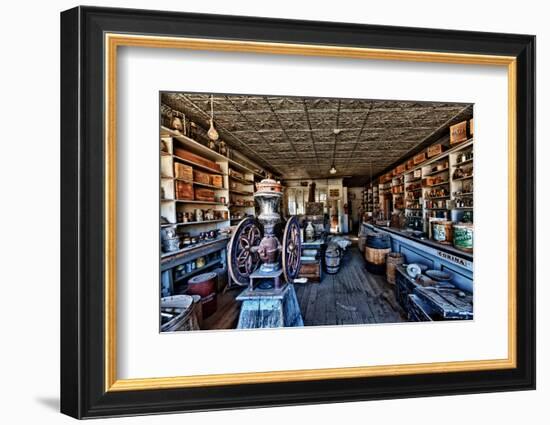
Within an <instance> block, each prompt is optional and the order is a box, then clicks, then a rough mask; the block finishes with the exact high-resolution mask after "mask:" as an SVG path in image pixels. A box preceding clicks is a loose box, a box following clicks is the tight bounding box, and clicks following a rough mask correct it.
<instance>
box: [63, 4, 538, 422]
mask: <svg viewBox="0 0 550 425" xmlns="http://www.w3.org/2000/svg"><path fill="white" fill-rule="evenodd" d="M61 56H62V63H61V65H62V84H61V101H62V123H61V135H62V137H61V138H62V140H61V164H62V170H61V171H62V178H61V189H62V226H61V227H62V233H61V239H62V281H61V324H62V325H61V353H62V358H61V365H62V372H61V411H62V412H63V413H65V414H68V415H71V416H73V417H76V418H91V417H104V416H120V415H136V414H148V413H163V412H185V411H198V410H214V409H229V408H240V407H253V406H274V405H291V404H307V403H325V402H339V401H353V400H369V399H381V398H399V397H413V396H433V395H448V394H463V393H474V392H488V391H505V390H525V389H533V388H534V387H535V217H534V211H535V170H534V166H535V151H534V147H535V136H534V122H535V108H534V105H535V102H534V93H535V87H534V84H535V76H534V69H535V38H534V37H533V36H529V35H516V34H495V33H474V32H464V31H449V30H433V29H418V28H401V27H385V26H367V25H354V24H341V23H328V22H312V21H291V20H277V19H264V18H250V17H246V18H245V17H237V16H219V15H200V14H186V13H174V12H160V11H143V10H129V9H107V8H94V7H77V8H75V9H71V10H68V11H65V12H63V13H62V15H61ZM474 236H475V237H474Z"/></svg>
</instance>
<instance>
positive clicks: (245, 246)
mask: <svg viewBox="0 0 550 425" xmlns="http://www.w3.org/2000/svg"><path fill="white" fill-rule="evenodd" d="M261 240H262V236H261V232H260V226H259V223H258V222H257V220H256V219H254V218H251V217H249V218H245V219H243V220H242V221H241V222H240V223H239V224H238V225H237V228H236V229H235V232H234V233H233V236H232V237H231V240H230V242H229V251H228V258H229V274H230V275H231V278H232V279H233V281H234V282H235V283H237V284H238V285H240V286H246V285H248V282H249V281H248V278H249V276H250V275H251V274H252V272H254V271H255V270H256V269H257V268H258V267H259V266H260V256H259V255H258V247H259V245H260V242H261Z"/></svg>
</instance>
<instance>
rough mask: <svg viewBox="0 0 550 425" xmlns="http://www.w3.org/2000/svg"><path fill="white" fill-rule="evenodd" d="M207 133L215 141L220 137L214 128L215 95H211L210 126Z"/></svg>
mask: <svg viewBox="0 0 550 425" xmlns="http://www.w3.org/2000/svg"><path fill="white" fill-rule="evenodd" d="M206 134H207V135H208V138H209V139H210V140H214V141H216V140H218V138H219V137H220V135H219V134H218V131H217V130H216V129H215V128H214V96H210V128H209V129H208V133H206Z"/></svg>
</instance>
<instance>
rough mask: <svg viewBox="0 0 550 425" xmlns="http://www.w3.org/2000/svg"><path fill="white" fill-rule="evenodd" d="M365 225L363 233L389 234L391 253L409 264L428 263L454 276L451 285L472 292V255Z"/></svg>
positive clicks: (396, 231) (404, 232) (392, 230)
mask: <svg viewBox="0 0 550 425" xmlns="http://www.w3.org/2000/svg"><path fill="white" fill-rule="evenodd" d="M362 226H363V231H366V230H369V231H374V232H380V233H386V234H388V235H389V236H390V239H391V248H392V251H393V252H399V253H401V254H403V255H404V256H405V260H406V263H408V264H410V263H420V264H425V265H427V266H428V268H429V269H433V270H441V271H446V272H449V273H451V275H452V280H451V283H453V284H454V285H455V286H456V287H458V288H460V289H461V290H463V291H467V292H473V278H474V276H473V275H474V261H473V255H472V254H471V253H468V252H463V251H460V250H458V249H456V248H454V247H453V246H448V245H443V244H440V243H438V242H434V241H431V240H429V239H421V238H418V237H415V236H413V234H412V233H411V232H407V231H405V230H399V229H395V228H390V227H382V226H377V225H373V224H368V223H363V224H362Z"/></svg>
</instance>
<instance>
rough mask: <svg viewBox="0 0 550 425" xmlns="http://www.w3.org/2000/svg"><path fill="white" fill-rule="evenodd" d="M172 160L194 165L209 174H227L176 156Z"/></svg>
mask: <svg viewBox="0 0 550 425" xmlns="http://www.w3.org/2000/svg"><path fill="white" fill-rule="evenodd" d="M172 158H174V160H175V161H178V162H182V163H184V164H189V165H192V166H193V167H195V168H198V169H200V170H203V171H208V172H209V173H212V174H217V175H219V176H225V174H224V173H223V172H221V171H219V170H215V169H214V168H210V167H207V166H206V165H202V164H199V163H197V162H194V161H190V160H188V159H184V158H180V157H179V156H176V155H173V156H172Z"/></svg>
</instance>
